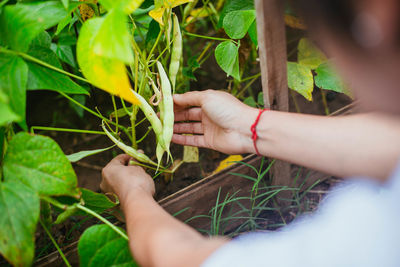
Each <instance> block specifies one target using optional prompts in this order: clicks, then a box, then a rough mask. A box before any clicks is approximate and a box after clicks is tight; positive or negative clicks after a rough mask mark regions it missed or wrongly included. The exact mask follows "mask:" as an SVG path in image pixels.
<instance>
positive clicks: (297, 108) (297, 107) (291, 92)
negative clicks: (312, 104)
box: [289, 89, 301, 113]
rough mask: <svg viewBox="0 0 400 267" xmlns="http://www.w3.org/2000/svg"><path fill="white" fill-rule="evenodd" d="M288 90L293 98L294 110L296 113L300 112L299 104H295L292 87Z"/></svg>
mask: <svg viewBox="0 0 400 267" xmlns="http://www.w3.org/2000/svg"><path fill="white" fill-rule="evenodd" d="M289 91H290V95H291V97H292V99H293V103H294V107H295V108H296V112H297V113H301V110H300V107H299V105H298V104H297V100H296V96H295V94H294V92H293V90H292V89H289Z"/></svg>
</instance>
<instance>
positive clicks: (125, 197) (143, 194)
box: [119, 187, 153, 206]
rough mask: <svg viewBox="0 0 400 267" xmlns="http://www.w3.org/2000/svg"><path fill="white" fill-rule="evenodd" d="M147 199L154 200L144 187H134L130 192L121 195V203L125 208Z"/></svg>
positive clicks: (126, 191)
mask: <svg viewBox="0 0 400 267" xmlns="http://www.w3.org/2000/svg"><path fill="white" fill-rule="evenodd" d="M145 198H153V196H152V194H151V193H150V192H148V191H146V190H145V189H143V188H142V187H134V188H131V189H128V190H125V191H124V192H123V193H122V194H121V195H120V200H119V201H120V203H121V205H122V206H124V205H125V204H126V203H132V202H137V201H140V200H143V199H145Z"/></svg>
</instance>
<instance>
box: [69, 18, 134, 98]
mask: <svg viewBox="0 0 400 267" xmlns="http://www.w3.org/2000/svg"><path fill="white" fill-rule="evenodd" d="M103 23H104V18H94V19H90V20H88V21H86V22H85V24H83V26H82V28H81V32H80V35H79V39H78V43H77V47H76V53H77V58H78V64H79V66H80V68H81V70H82V73H83V74H84V75H85V77H86V78H87V79H88V80H89V81H90V82H91V83H92V84H93V85H95V86H96V87H98V88H100V89H102V90H105V91H107V92H109V93H110V94H114V95H117V96H121V97H123V98H124V99H125V100H126V101H128V102H130V103H132V104H139V101H138V99H137V98H136V97H135V96H134V95H133V93H132V91H131V84H130V82H129V79H128V75H127V73H126V68H125V64H124V62H122V61H120V60H117V59H110V58H106V57H101V56H99V55H97V54H95V53H94V51H93V42H94V39H95V37H96V36H97V34H98V32H99V30H100V29H101V26H102V24H103Z"/></svg>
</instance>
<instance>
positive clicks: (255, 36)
mask: <svg viewBox="0 0 400 267" xmlns="http://www.w3.org/2000/svg"><path fill="white" fill-rule="evenodd" d="M249 36H250V39H251V41H252V42H253V44H254V45H255V46H258V33H257V21H256V20H254V22H253V24H251V26H250V28H249Z"/></svg>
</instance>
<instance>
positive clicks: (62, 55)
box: [50, 43, 77, 68]
mask: <svg viewBox="0 0 400 267" xmlns="http://www.w3.org/2000/svg"><path fill="white" fill-rule="evenodd" d="M50 48H51V50H52V51H53V52H54V53H56V55H57V57H58V58H59V59H60V60H61V61H63V62H65V63H67V64H68V65H70V66H71V67H73V68H76V67H77V65H76V61H75V57H74V53H73V52H72V47H71V46H70V45H60V44H55V43H52V44H51V47H50Z"/></svg>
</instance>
